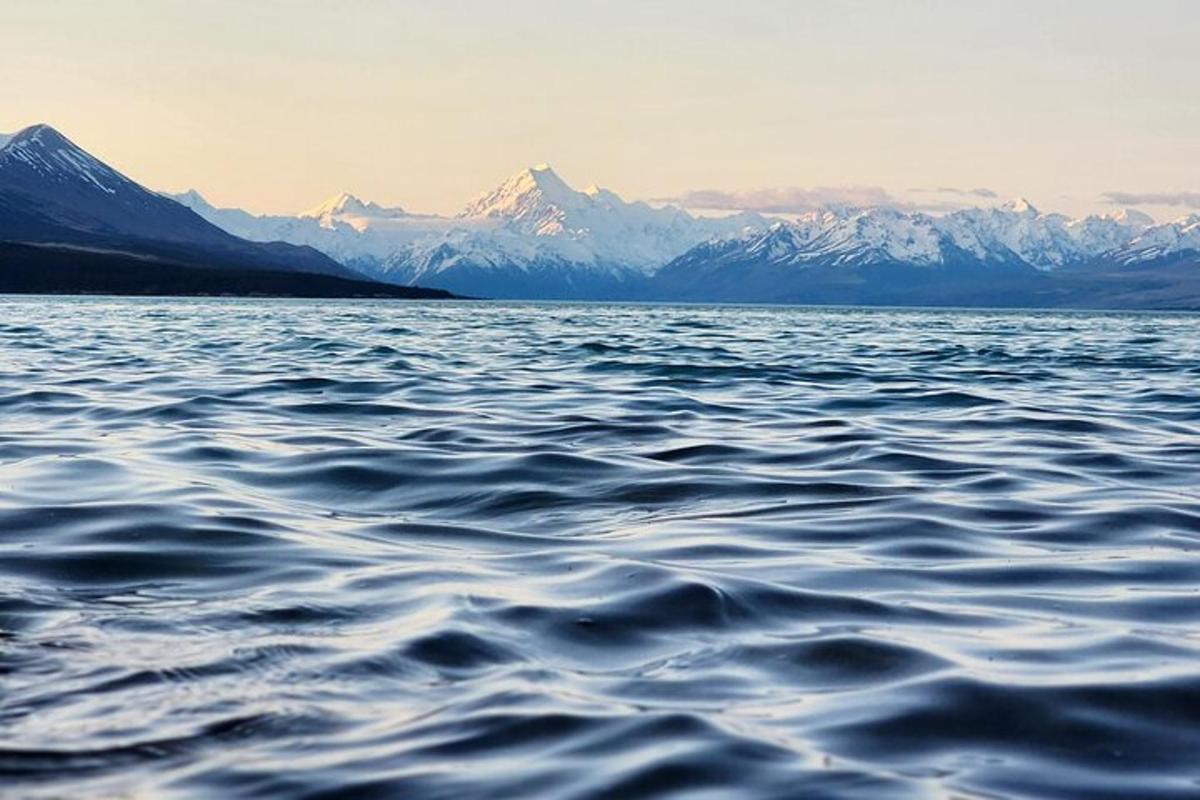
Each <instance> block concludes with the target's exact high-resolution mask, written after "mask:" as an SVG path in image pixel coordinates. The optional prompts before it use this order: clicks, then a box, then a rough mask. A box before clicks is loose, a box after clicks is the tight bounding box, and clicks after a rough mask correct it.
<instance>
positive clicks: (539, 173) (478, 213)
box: [459, 164, 587, 219]
mask: <svg viewBox="0 0 1200 800" xmlns="http://www.w3.org/2000/svg"><path fill="white" fill-rule="evenodd" d="M586 202H587V196H586V195H584V194H583V193H581V192H577V191H575V190H574V189H572V188H571V187H570V186H569V185H568V184H567V182H566V181H564V180H563V179H562V178H560V177H558V173H556V172H555V171H554V170H553V169H552V168H551V167H550V165H549V164H536V165H534V166H532V167H527V168H525V169H523V170H521V171H520V172H518V173H516V174H515V175H512V176H511V177H509V178H508V179H507V180H505V181H504V182H503V183H501V184H500V185H499V186H498V187H496V188H495V189H493V190H492V191H490V192H484V193H483V194H481V195H479V196H478V197H476V198H475V199H474V200H472V201H471V202H470V203H468V204H467V207H466V208H465V209H463V211H462V213H460V214H459V216H461V217H504V218H510V219H512V218H520V217H524V216H528V215H529V214H530V212H531V211H532V210H533V209H534V208H535V207H544V206H555V207H557V208H558V209H560V210H566V209H569V208H575V207H578V206H580V205H581V204H583V203H586Z"/></svg>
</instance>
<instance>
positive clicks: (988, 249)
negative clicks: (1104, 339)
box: [682, 200, 1197, 271]
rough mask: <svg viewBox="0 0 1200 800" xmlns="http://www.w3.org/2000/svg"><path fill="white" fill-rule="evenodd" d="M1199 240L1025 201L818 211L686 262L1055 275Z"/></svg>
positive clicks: (1134, 221)
mask: <svg viewBox="0 0 1200 800" xmlns="http://www.w3.org/2000/svg"><path fill="white" fill-rule="evenodd" d="M1195 236H1196V226H1195V222H1194V221H1192V222H1190V223H1189V221H1188V220H1181V221H1178V222H1174V223H1169V224H1166V225H1155V224H1154V221H1153V220H1152V219H1151V218H1150V217H1148V216H1146V215H1145V214H1142V213H1140V212H1137V211H1123V212H1120V213H1118V214H1113V215H1106V216H1089V217H1085V218H1083V219H1077V220H1072V219H1070V218H1068V217H1066V216H1063V215H1061V214H1042V213H1040V212H1038V211H1037V209H1035V208H1034V207H1033V206H1032V205H1030V204H1029V203H1028V202H1026V201H1023V200H1018V201H1013V202H1010V203H1007V204H1005V205H1004V206H1001V207H1000V208H986V209H985V208H971V209H964V210H962V211H956V212H953V213H951V214H946V215H945V216H941V217H934V216H930V215H928V214H923V213H919V212H904V211H898V210H895V209H890V208H868V209H862V210H856V211H846V210H842V211H840V212H831V211H817V212H810V213H808V214H804V215H802V216H800V217H798V218H796V219H794V220H788V221H778V222H775V223H774V224H772V225H771V226H769V227H768V228H767V229H766V230H762V231H753V232H751V233H750V235H748V236H745V237H742V238H730V239H724V240H719V241H711V242H707V243H705V244H704V245H701V246H700V247H698V248H696V249H695V250H694V251H693V252H691V253H688V254H685V256H683V257H682V258H683V259H687V260H691V261H696V260H701V259H703V260H706V261H714V260H719V261H726V262H730V261H738V262H752V261H759V262H770V263H772V264H777V265H795V266H803V265H813V264H819V265H825V266H828V265H839V264H882V263H893V264H906V265H912V266H930V265H942V264H949V263H954V262H962V261H963V260H964V259H967V260H973V261H976V262H978V263H981V264H987V263H1022V264H1026V265H1029V266H1031V267H1034V268H1036V269H1039V270H1047V271H1048V270H1053V269H1056V268H1059V267H1062V266H1067V265H1071V264H1080V263H1086V262H1089V261H1091V260H1093V259H1096V258H1099V257H1102V256H1106V255H1115V254H1117V253H1124V252H1129V253H1147V254H1148V253H1150V252H1151V251H1152V252H1153V254H1154V255H1155V257H1161V256H1162V255H1168V254H1171V253H1178V252H1182V251H1185V250H1188V249H1197V241H1196V239H1195ZM1127 263H1128V260H1127Z"/></svg>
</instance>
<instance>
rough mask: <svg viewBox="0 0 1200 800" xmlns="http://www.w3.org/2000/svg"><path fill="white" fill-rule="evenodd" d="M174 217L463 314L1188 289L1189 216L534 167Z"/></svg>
mask: <svg viewBox="0 0 1200 800" xmlns="http://www.w3.org/2000/svg"><path fill="white" fill-rule="evenodd" d="M176 199H177V200H179V201H180V202H181V203H183V204H185V205H187V206H188V207H189V208H192V209H193V210H194V211H196V212H197V213H198V214H200V215H201V216H203V217H204V218H206V219H208V220H210V221H211V222H213V223H214V224H217V225H220V226H222V227H224V228H226V229H227V230H229V231H231V232H234V233H237V234H238V235H240V236H244V237H246V238H248V239H252V240H257V241H271V240H284V241H289V242H294V243H298V244H306V245H309V246H312V247H314V248H316V249H319V250H321V251H322V252H325V253H326V254H328V255H330V256H331V257H334V258H336V259H338V260H339V261H341V262H342V263H345V264H349V265H352V266H354V268H356V269H358V270H360V271H362V272H363V273H365V274H367V275H369V276H371V277H373V278H375V279H378V280H383V281H389V282H394V283H401V284H415V283H420V284H422V285H428V286H436V287H440V288H444V289H449V290H451V291H455V292H460V293H465V294H471V295H476V296H488V297H512V298H535V299H549V298H574V299H634V300H689V301H736V302H846V303H855V302H878V303H893V302H894V303H921V304H948V303H953V304H959V303H965V304H969V305H986V304H990V303H993V302H998V301H1000V300H1003V301H1004V302H1006V303H1015V304H1021V305H1038V306H1041V305H1064V304H1067V305H1069V304H1087V303H1089V302H1095V301H1097V300H1098V299H1099V296H1098V295H1097V294H1096V291H1100V288H1099V287H1107V288H1105V289H1104V292H1105V294H1104V295H1103V297H1104V302H1108V303H1117V304H1118V305H1120V304H1121V303H1122V301H1120V299H1119V298H1117V297H1114V296H1113V294H1112V291H1111V290H1112V287H1113V286H1114V285H1123V286H1125V288H1126V289H1127V290H1128V291H1130V292H1132V294H1131V295H1130V298H1129V303H1130V304H1134V305H1137V304H1142V303H1144V302H1146V297H1147V291H1149V290H1156V289H1157V293H1156V294H1155V298H1156V299H1155V303H1158V304H1165V305H1172V306H1175V305H1180V306H1190V305H1192V304H1194V303H1195V302H1196V299H1197V297H1200V292H1197V291H1193V289H1192V288H1191V287H1190V282H1191V273H1190V272H1189V271H1188V267H1189V266H1196V267H1197V270H1196V273H1195V274H1196V276H1197V278H1200V216H1196V215H1193V216H1190V217H1184V218H1182V219H1179V220H1176V221H1173V222H1169V223H1163V224H1159V223H1157V222H1155V220H1153V219H1152V218H1151V217H1149V216H1147V215H1146V214H1143V213H1141V212H1139V211H1136V210H1130V209H1127V210H1123V211H1119V212H1116V213H1113V214H1108V215H1093V216H1088V217H1083V218H1075V219H1073V218H1070V217H1067V216H1064V215H1062V214H1055V213H1042V212H1041V211H1039V210H1038V209H1036V208H1035V207H1034V206H1033V205H1032V204H1031V203H1029V202H1028V201H1026V200H1024V199H1018V200H1013V201H1010V202H1008V203H1006V204H1004V205H1002V206H1000V207H996V208H966V209H962V210H960V211H955V212H952V213H947V214H943V215H940V216H934V215H931V214H926V213H922V212H918V211H908V210H900V209H896V208H892V207H868V208H861V207H847V206H838V207H830V208H825V209H820V210H816V211H812V212H809V213H806V214H800V215H792V216H790V217H788V218H780V217H769V216H764V215H761V214H755V213H740V214H735V215H732V216H725V217H719V218H713V217H704V216H695V215H693V214H690V213H688V212H687V211H685V210H683V209H680V208H676V207H673V206H651V205H648V204H646V203H641V202H632V203H631V202H626V201H624V200H622V199H621V197H620V196H618V195H617V194H616V193H614V192H612V191H610V190H607V189H602V188H599V187H596V186H592V187H589V188H587V189H585V190H583V191H577V190H575V189H573V188H572V187H570V186H569V185H568V184H567V183H566V182H564V181H563V180H562V179H561V178H560V177H559V176H558V175H557V174H556V173H555V172H554V171H553V170H552V169H551V168H550V167H548V166H546V165H544V164H543V165H539V166H536V167H531V168H529V169H525V170H522V171H520V172H518V173H516V174H515V175H513V176H512V177H510V178H509V179H508V180H506V181H504V182H503V183H502V184H501V185H500V186H498V187H497V188H496V189H494V190H491V191H488V192H484V193H483V194H481V195H479V196H478V197H476V198H475V199H474V200H472V201H470V202H469V203H467V204H466V206H465V207H464V208H463V210H462V211H461V212H459V213H458V214H457V215H455V216H434V215H419V214H411V213H408V212H405V211H403V210H402V209H398V208H382V207H381V206H379V205H377V204H374V203H370V202H366V201H363V200H360V199H358V198H356V197H354V196H353V195H350V194H341V195H338V196H337V197H335V198H333V199H331V200H330V201H327V202H326V203H323V204H321V205H320V206H318V207H317V208H315V209H313V210H312V211H310V212H306V213H304V214H301V215H298V216H254V215H251V214H248V213H246V212H244V211H241V210H237V209H218V208H214V207H213V206H212V205H210V204H209V203H207V202H206V201H205V200H204V198H203V197H201V196H200V195H199V194H198V193H196V192H194V191H193V192H188V193H186V194H183V195H178V196H176ZM1089 275H1090V276H1092V277H1094V279H1095V281H1094V283H1095V287H1092V288H1089V285H1088V281H1087V278H1088V276H1089ZM1114 281H1116V284H1114ZM1181 282H1182V284H1181ZM1093 289H1095V291H1093ZM1151 293H1152V294H1154V291H1151ZM1118 294H1119V292H1118ZM1176 295H1177V296H1176Z"/></svg>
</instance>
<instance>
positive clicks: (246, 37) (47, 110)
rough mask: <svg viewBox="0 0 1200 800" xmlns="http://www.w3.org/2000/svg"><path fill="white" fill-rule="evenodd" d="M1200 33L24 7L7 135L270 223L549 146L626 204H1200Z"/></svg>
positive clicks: (1066, 13)
mask: <svg viewBox="0 0 1200 800" xmlns="http://www.w3.org/2000/svg"><path fill="white" fill-rule="evenodd" d="M1198 40H1200V3H1195V2H1190V0H1143V1H1142V2H1139V3H1136V4H1135V3H1130V2H1127V1H1126V2H1112V3H1109V2H1100V1H1099V0H1086V1H1085V0H1060V2H1044V0H1039V2H1029V1H1028V0H1023V1H1020V2H1008V3H1002V4H1001V3H985V2H968V1H966V0H955V1H954V2H943V1H941V0H897V1H896V2H883V0H879V1H878V2H854V1H853V0H847V1H845V2H840V3H829V2H801V1H799V0H797V1H795V2H787V1H785V0H757V1H756V0H742V1H741V2H707V1H706V0H690V2H677V1H676V0H661V1H660V2H634V1H633V0H629V1H626V2H621V1H611V2H598V1H595V0H578V1H577V2H569V3H568V2H550V0H546V1H545V2H534V1H533V0H505V2H490V1H489V2H484V1H483V0H479V1H477V2H466V1H465V0H438V2H419V3H418V2H400V1H398V0H397V1H396V2H384V1H383V0H357V2H344V3H334V2H326V1H322V2H306V1H305V0H289V1H285V0H255V1H254V2H233V0H186V1H185V0H154V1H153V2H145V0H106V2H103V3H99V2H86V1H84V0H79V1H78V2H71V1H68V0H4V8H3V23H2V24H0V75H3V76H4V78H3V80H2V81H0V131H13V130H16V129H18V128H20V127H23V126H24V125H27V124H31V123H33V122H38V121H45V122H50V123H51V124H53V125H55V126H56V127H58V128H59V129H60V130H62V131H63V132H64V133H66V134H67V135H68V136H70V137H71V138H73V139H74V140H75V141H76V142H78V143H79V144H80V145H82V146H84V147H85V148H87V149H89V150H90V151H92V152H93V153H95V154H96V155H98V156H100V157H101V158H104V159H105V160H107V161H109V162H110V163H112V164H113V165H114V166H116V167H118V168H120V169H122V170H123V171H125V172H126V173H128V174H129V175H131V176H132V177H134V178H136V179H138V180H140V181H142V182H143V183H146V184H147V185H149V186H151V187H154V188H158V189H163V190H172V191H178V190H182V189H185V188H189V187H194V188H197V189H199V190H200V191H201V192H203V193H204V194H206V195H207V196H209V197H210V199H211V200H213V201H215V202H217V203H218V204H222V205H238V206H242V207H246V208H249V209H251V210H254V211H258V212H266V211H271V212H291V211H298V210H300V209H303V208H306V207H309V206H312V205H314V204H315V203H317V202H318V201H320V200H321V199H323V198H324V197H326V196H329V195H331V194H334V193H336V192H338V191H342V190H347V191H351V192H353V193H355V194H358V195H360V196H363V197H366V198H369V199H374V200H376V201H379V202H382V203H386V204H397V205H402V206H404V207H406V208H409V209H411V210H417V211H438V212H448V211H455V210H457V209H458V208H460V207H461V206H462V205H463V204H464V203H465V202H466V200H468V199H469V198H470V197H471V196H472V195H474V194H475V193H477V192H479V191H480V190H483V189H485V188H489V187H490V186H491V185H493V184H495V183H496V182H498V181H499V180H501V179H503V178H504V177H505V176H506V175H508V174H509V173H512V172H514V171H516V170H517V169H519V168H521V167H523V166H526V165H528V164H533V163H537V162H543V161H546V162H550V163H551V164H552V165H554V167H555V168H556V169H557V170H558V172H559V173H560V174H561V175H562V176H563V177H564V178H565V179H567V180H568V181H570V182H572V183H574V184H576V185H578V186H580V187H582V186H584V185H587V184H589V183H592V182H596V183H600V184H601V185H604V186H607V187H610V188H612V189H614V190H616V191H618V192H620V193H621V194H622V195H624V196H626V197H630V198H657V197H670V196H677V195H680V194H682V193H685V192H687V191H689V190H697V189H718V190H724V191H730V192H734V191H743V192H744V191H750V190H757V189H765V188H771V187H814V186H826V187H829V186H834V187H836V186H846V185H856V186H881V187H884V188H885V189H886V190H887V191H889V192H892V193H896V194H900V195H903V194H905V193H906V192H907V191H908V190H910V189H913V188H918V187H961V188H975V187H987V188H990V189H993V190H995V191H996V192H997V193H999V194H1000V195H1003V196H1009V195H1015V194H1018V193H1019V194H1024V195H1026V196H1028V197H1030V199H1032V200H1033V201H1034V202H1035V203H1037V204H1038V205H1039V206H1041V207H1043V208H1046V209H1055V210H1064V211H1085V210H1093V209H1095V208H1103V207H1104V206H1103V204H1101V203H1100V202H1099V197H1100V195H1101V194H1102V193H1104V192H1109V191H1120V192H1132V193H1140V192H1147V193H1148V192H1156V193H1177V192H1189V191H1190V192H1197V191H1200V102H1197V99H1196V98H1197V96H1198V95H1197V89H1196V76H1197V75H1200V48H1197V47H1196V42H1197V41H1198ZM1160 199H1161V198H1160ZM1164 210H1165V211H1166V212H1167V213H1166V214H1164ZM1187 210H1188V209H1187V208H1186V207H1185V206H1176V207H1173V208H1165V209H1164V208H1163V207H1161V204H1160V206H1159V207H1158V208H1156V209H1155V213H1156V214H1157V215H1160V216H1166V215H1170V212H1172V211H1174V212H1175V215H1178V214H1181V213H1184V212H1186V211H1187Z"/></svg>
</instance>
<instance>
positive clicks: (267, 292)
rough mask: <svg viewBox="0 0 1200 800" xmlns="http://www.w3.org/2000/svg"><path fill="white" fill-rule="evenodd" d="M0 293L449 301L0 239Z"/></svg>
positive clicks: (402, 289)
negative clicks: (2, 240) (1, 240)
mask: <svg viewBox="0 0 1200 800" xmlns="http://www.w3.org/2000/svg"><path fill="white" fill-rule="evenodd" d="M0 294H8V295H79V296H115V297H153V296H163V297H214V298H217V297H251V298H252V297H262V298H267V297H280V298H330V299H340V298H345V299H356V298H360V299H394V300H454V299H465V298H462V297H460V296H459V295H455V294H453V293H451V292H447V291H445V290H442V289H424V288H420V287H412V286H394V285H391V284H386V283H378V282H374V281H368V280H355V279H352V278H342V277H338V276H335V275H321V274H317V273H307V272H293V271H286V270H261V269H244V270H239V269H226V268H219V269H218V268H205V267H199V266H192V265H184V264H176V263H172V262H168V261H152V260H147V259H145V258H138V257H135V256H129V255H123V254H119V253H106V252H88V251H81V250H78V249H74V248H56V247H45V246H40V245H32V244H22V243H14V242H0Z"/></svg>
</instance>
